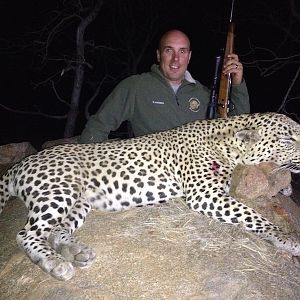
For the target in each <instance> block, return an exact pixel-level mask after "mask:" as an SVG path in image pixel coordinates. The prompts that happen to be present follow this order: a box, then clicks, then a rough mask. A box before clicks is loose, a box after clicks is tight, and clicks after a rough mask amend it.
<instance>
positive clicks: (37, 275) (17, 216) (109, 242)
mask: <svg viewBox="0 0 300 300" xmlns="http://www.w3.org/2000/svg"><path fill="white" fill-rule="evenodd" d="M25 220H26V212H25V207H24V206H23V204H22V203H21V201H19V200H12V201H10V202H8V204H7V206H6V207H5V210H4V212H3V213H2V215H1V217H0V241H1V244H0V299H1V300H2V299H3V300H10V299H14V300H15V299H19V300H27V299H43V300H66V299H68V300H69V299H70V300H71V299H72V300H77V299H78V300H79V299H80V300H81V299H103V300H104V299H105V300H110V299H113V300H134V299H149V300H150V299H151V300H152V299H171V300H173V299H186V300H201V299H218V300H222V299H224V300H230V299H239V300H244V299H262V300H269V299H270V300H275V299H280V300H282V299H289V300H293V299H295V300H296V299H300V269H299V264H298V261H297V260H295V259H293V258H292V257H291V256H290V255H288V254H286V253H284V252H281V251H277V250H276V249H275V248H274V247H273V246H272V245H270V244H268V243H267V242H265V241H262V240H260V239H258V238H257V237H256V236H254V235H252V234H249V233H245V232H243V231H241V229H240V228H237V227H234V226H230V225H224V224H220V223H217V222H215V221H213V220H211V219H208V218H206V217H204V216H202V215H199V214H197V213H194V212H192V211H190V210H188V208H187V207H186V206H185V205H184V204H183V202H182V201H181V200H180V199H176V200H175V201H171V202H170V203H169V204H166V205H162V206H157V207H146V208H138V209H133V210H130V211H127V212H122V213H100V212H96V211H94V212H92V213H91V214H90V215H89V217H88V219H87V221H86V223H85V224H84V225H83V227H82V228H81V229H80V230H79V231H78V232H76V233H75V235H76V237H78V238H79V239H81V240H82V241H83V242H85V243H87V244H89V245H91V246H92V247H94V249H95V250H96V252H97V259H96V261H95V263H94V264H93V265H92V266H91V267H90V268H89V269H77V270H76V274H75V276H74V277H73V278H72V279H71V280H70V281H66V282H61V281H57V280H56V279H54V278H52V277H51V276H49V275H47V274H45V273H44V272H43V271H41V270H40V269H39V267H37V266H36V265H34V264H32V263H31V262H30V261H29V259H28V258H27V257H26V256H25V255H24V254H23V253H22V252H21V251H20V250H19V249H18V248H17V245H16V242H15V236H16V234H17V232H18V231H19V230H20V229H21V228H22V226H23V225H24V223H25Z"/></svg>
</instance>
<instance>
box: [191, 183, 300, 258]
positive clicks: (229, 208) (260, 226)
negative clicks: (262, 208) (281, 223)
mask: <svg viewBox="0 0 300 300" xmlns="http://www.w3.org/2000/svg"><path fill="white" fill-rule="evenodd" d="M208 184H209V183H208ZM186 199H187V204H188V206H189V207H190V208H191V209H193V210H194V211H197V212H200V213H202V214H204V215H206V216H208V217H211V218H213V219H215V220H218V221H220V222H223V223H227V224H234V225H238V224H240V225H242V228H244V229H245V230H247V231H250V232H253V233H255V234H256V235H258V236H259V237H261V238H262V239H265V240H268V241H270V242H271V243H272V244H274V246H276V247H277V248H278V249H281V250H285V251H287V252H289V253H291V254H292V255H294V256H300V241H299V240H297V239H296V238H294V237H293V236H292V235H291V234H288V233H284V232H282V231H281V229H280V228H279V227H278V226H276V225H274V224H272V223H271V222H270V221H268V220H267V219H266V218H264V217H263V216H262V215H261V214H259V213H258V212H256V211H255V210H254V209H252V208H250V207H248V206H246V205H244V204H243V203H240V202H239V201H237V200H236V199H234V198H233V197H230V196H228V195H226V193H225V191H224V189H223V186H222V187H220V186H219V187H218V186H217V185H216V182H215V183H214V188H212V189H207V190H205V189H203V187H202V188H201V187H200V186H199V189H198V193H196V191H195V189H194V190H193V191H189V192H187V197H186Z"/></svg>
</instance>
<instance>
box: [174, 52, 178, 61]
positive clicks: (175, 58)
mask: <svg viewBox="0 0 300 300" xmlns="http://www.w3.org/2000/svg"><path fill="white" fill-rule="evenodd" d="M173 59H174V60H178V59H179V54H178V53H177V52H174V53H173Z"/></svg>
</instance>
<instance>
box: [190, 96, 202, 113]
mask: <svg viewBox="0 0 300 300" xmlns="http://www.w3.org/2000/svg"><path fill="white" fill-rule="evenodd" d="M189 104H190V110H191V111H193V112H197V111H199V108H200V101H199V100H198V99H197V98H191V99H190V100H189Z"/></svg>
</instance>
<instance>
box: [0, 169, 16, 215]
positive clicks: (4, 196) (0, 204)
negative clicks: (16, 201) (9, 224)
mask: <svg viewBox="0 0 300 300" xmlns="http://www.w3.org/2000/svg"><path fill="white" fill-rule="evenodd" d="M11 178H12V172H11V171H10V170H9V171H7V172H6V173H4V174H3V175H2V176H1V177H0V214H1V213H2V211H3V208H4V206H5V204H6V202H7V201H8V200H9V198H10V197H11V196H14V194H13V193H12V191H11V189H10V187H11V184H12V183H11V182H12V179H11Z"/></svg>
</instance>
